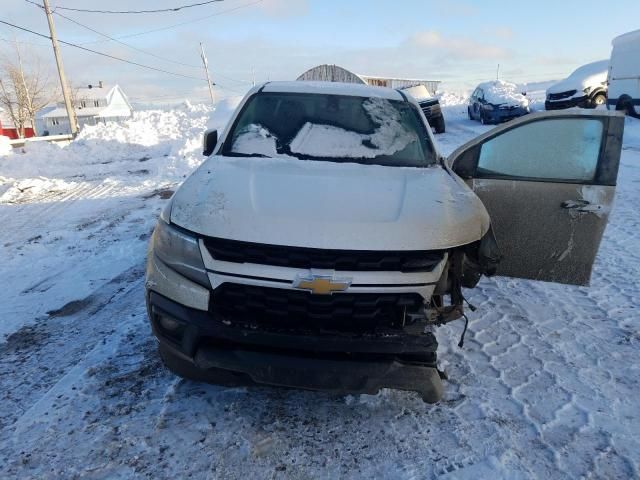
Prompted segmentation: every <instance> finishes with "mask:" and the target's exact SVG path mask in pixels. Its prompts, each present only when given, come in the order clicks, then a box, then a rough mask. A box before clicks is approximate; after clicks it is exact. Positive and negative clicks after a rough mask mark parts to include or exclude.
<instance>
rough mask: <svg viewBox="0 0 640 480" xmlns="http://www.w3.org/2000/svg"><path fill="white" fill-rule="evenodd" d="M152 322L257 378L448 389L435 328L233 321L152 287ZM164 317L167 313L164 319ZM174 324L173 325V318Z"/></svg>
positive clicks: (204, 365) (210, 363)
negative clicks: (356, 328)
mask: <svg viewBox="0 0 640 480" xmlns="http://www.w3.org/2000/svg"><path fill="white" fill-rule="evenodd" d="M147 307H148V312H149V320H150V322H151V326H152V330H153V332H154V334H155V336H156V337H157V338H158V340H159V341H160V342H161V343H162V344H163V346H164V347H166V348H169V349H170V350H171V351H172V352H174V354H176V355H178V356H180V357H182V358H183V359H185V360H187V361H190V362H192V363H193V364H194V365H195V366H196V367H198V368H201V369H210V368H218V369H223V370H229V371H233V372H238V373H242V374H245V375H247V376H249V377H250V378H251V379H252V380H253V381H254V382H256V383H262V384H269V385H278V386H285V387H292V388H301V389H310V390H322V391H329V392H334V393H340V394H347V393H368V394H374V393H376V392H378V391H379V390H380V389H381V388H395V389H400V390H410V391H417V392H418V393H419V394H420V396H421V397H422V398H423V399H424V400H425V401H427V402H430V403H433V402H437V401H438V400H440V398H441V397H442V382H441V380H440V376H439V373H438V371H437V369H436V349H437V341H436V339H435V337H434V336H433V334H431V333H422V334H418V335H416V334H407V333H403V332H397V331H394V332H391V331H389V332H380V333H376V334H370V335H366V334H365V335H363V334H358V335H354V334H349V333H344V332H322V333H319V332H317V333H304V334H303V333H301V332H299V331H295V332H294V331H277V330H263V329H255V328H243V327H241V326H232V325H231V323H230V322H229V321H227V320H226V319H224V318H217V317H216V316H215V315H214V314H213V313H212V312H210V311H202V310H197V309H194V308H189V307H185V306H183V305H180V304H179V303H177V302H174V301H173V300H170V299H168V298H166V297H164V296H162V295H160V294H158V293H156V292H154V291H149V292H148V293H147ZM163 317H164V319H163ZM167 318H168V319H170V320H171V322H169V323H170V325H171V326H172V330H167V329H166V328H165V326H166V325H167V322H166V319H167Z"/></svg>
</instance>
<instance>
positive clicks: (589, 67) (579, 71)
mask: <svg viewBox="0 0 640 480" xmlns="http://www.w3.org/2000/svg"><path fill="white" fill-rule="evenodd" d="M608 68H609V60H599V61H597V62H592V63H587V64H586V65H582V66H581V67H578V68H576V69H575V70H574V71H573V72H572V73H571V75H569V77H581V78H582V77H588V76H591V75H597V74H599V73H606V72H607V70H608Z"/></svg>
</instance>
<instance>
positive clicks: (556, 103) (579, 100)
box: [544, 95, 591, 110]
mask: <svg viewBox="0 0 640 480" xmlns="http://www.w3.org/2000/svg"><path fill="white" fill-rule="evenodd" d="M590 106H591V102H590V101H589V97H588V96H586V95H584V96H582V97H573V98H566V99H562V100H546V101H545V102H544V109H545V110H564V109H565V108H573V107H580V108H589V107H590Z"/></svg>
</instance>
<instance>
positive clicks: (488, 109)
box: [467, 80, 529, 124]
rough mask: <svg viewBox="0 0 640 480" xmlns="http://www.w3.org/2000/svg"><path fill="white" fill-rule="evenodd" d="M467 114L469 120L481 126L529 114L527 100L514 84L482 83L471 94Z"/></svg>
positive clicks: (503, 82) (501, 81) (501, 82)
mask: <svg viewBox="0 0 640 480" xmlns="http://www.w3.org/2000/svg"><path fill="white" fill-rule="evenodd" d="M467 113H468V115H469V119H470V120H480V122H481V123H483V124H488V123H494V124H495V123H501V122H506V121H508V120H513V119H514V118H517V117H521V116H522V115H526V114H527V113H529V100H527V97H526V96H524V95H522V94H521V93H520V92H518V87H517V86H516V85H515V84H514V83H509V82H505V81H503V80H495V81H492V82H484V83H481V84H480V85H478V86H477V87H476V89H475V90H474V91H473V93H472V94H471V98H470V99H469V106H468V107H467Z"/></svg>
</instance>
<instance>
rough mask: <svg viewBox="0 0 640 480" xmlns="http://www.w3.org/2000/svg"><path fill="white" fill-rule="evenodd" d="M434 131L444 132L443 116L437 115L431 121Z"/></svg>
mask: <svg viewBox="0 0 640 480" xmlns="http://www.w3.org/2000/svg"><path fill="white" fill-rule="evenodd" d="M433 128H434V129H435V131H436V133H444V117H438V118H436V119H435V120H434V122H433Z"/></svg>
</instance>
